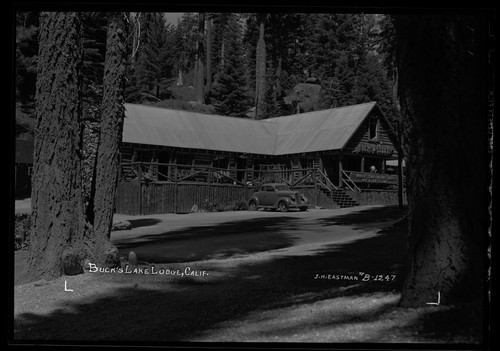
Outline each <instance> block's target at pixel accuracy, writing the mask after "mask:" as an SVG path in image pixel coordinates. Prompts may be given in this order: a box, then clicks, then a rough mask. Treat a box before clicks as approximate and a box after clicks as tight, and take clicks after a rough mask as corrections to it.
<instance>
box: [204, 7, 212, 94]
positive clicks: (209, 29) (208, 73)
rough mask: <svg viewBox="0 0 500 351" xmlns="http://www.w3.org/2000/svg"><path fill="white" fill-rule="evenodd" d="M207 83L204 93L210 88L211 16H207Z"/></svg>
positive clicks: (208, 91)
mask: <svg viewBox="0 0 500 351" xmlns="http://www.w3.org/2000/svg"><path fill="white" fill-rule="evenodd" d="M206 57H207V84H206V87H205V93H206V94H209V93H210V90H212V18H211V17H208V18H207V51H206Z"/></svg>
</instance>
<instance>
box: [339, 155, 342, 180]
mask: <svg viewBox="0 0 500 351" xmlns="http://www.w3.org/2000/svg"><path fill="white" fill-rule="evenodd" d="M339 187H342V153H339Z"/></svg>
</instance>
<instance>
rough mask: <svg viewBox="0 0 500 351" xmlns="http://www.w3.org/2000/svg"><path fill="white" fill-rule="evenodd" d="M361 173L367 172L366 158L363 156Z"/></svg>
mask: <svg viewBox="0 0 500 351" xmlns="http://www.w3.org/2000/svg"><path fill="white" fill-rule="evenodd" d="M360 171H361V172H364V171H365V157H364V156H361V169H360Z"/></svg>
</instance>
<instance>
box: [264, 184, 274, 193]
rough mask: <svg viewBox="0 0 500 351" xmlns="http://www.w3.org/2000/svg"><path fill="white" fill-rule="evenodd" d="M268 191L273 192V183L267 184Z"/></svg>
mask: <svg viewBox="0 0 500 351" xmlns="http://www.w3.org/2000/svg"><path fill="white" fill-rule="evenodd" d="M266 191H269V192H273V191H274V188H273V187H272V186H271V185H266Z"/></svg>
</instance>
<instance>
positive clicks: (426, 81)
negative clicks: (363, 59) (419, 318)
mask: <svg viewBox="0 0 500 351" xmlns="http://www.w3.org/2000/svg"><path fill="white" fill-rule="evenodd" d="M492 19H493V18H492V17H490V18H488V17H487V16H479V15H476V16H472V15H463V16H456V15H453V16H451V15H426V16H414V15H398V16H397V17H396V23H395V24H396V33H397V49H398V50H397V52H398V61H397V62H398V71H399V80H400V81H399V94H400V99H401V100H400V101H401V107H402V111H403V116H404V136H405V138H404V142H405V145H404V147H405V151H406V152H405V154H406V155H407V158H408V163H407V164H408V169H407V171H408V187H407V189H408V191H409V195H408V210H409V249H408V262H407V266H406V276H405V278H404V279H405V281H404V285H403V290H402V294H401V300H400V305H401V306H403V307H411V308H414V307H421V306H426V304H427V303H428V302H429V301H431V302H434V301H436V300H437V296H438V294H439V295H440V303H441V304H442V305H448V306H450V305H456V306H463V305H464V304H467V303H471V302H480V301H481V297H482V296H484V295H485V291H486V290H485V284H486V282H485V281H484V278H485V277H486V275H485V271H486V269H487V267H485V262H487V261H486V260H485V257H487V250H488V247H487V244H486V243H487V240H488V227H487V223H488V218H489V216H488V208H487V205H486V204H487V203H488V202H487V201H488V186H491V184H489V180H488V175H489V174H490V171H489V169H488V164H489V160H488V158H487V153H486V150H487V138H486V137H485V136H486V131H487V118H481V116H487V111H486V110H487V104H486V98H485V97H486V96H487V89H488V84H487V83H488V79H489V78H488V75H487V74H488V67H487V66H488V64H487V63H488V50H489V45H491V44H489V43H488V42H487V40H488V34H489V33H488V32H489V28H488V26H489V24H490V23H489V22H490V21H489V20H492ZM478 117H479V118H478ZM490 220H491V219H490ZM482 306H484V305H482Z"/></svg>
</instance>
